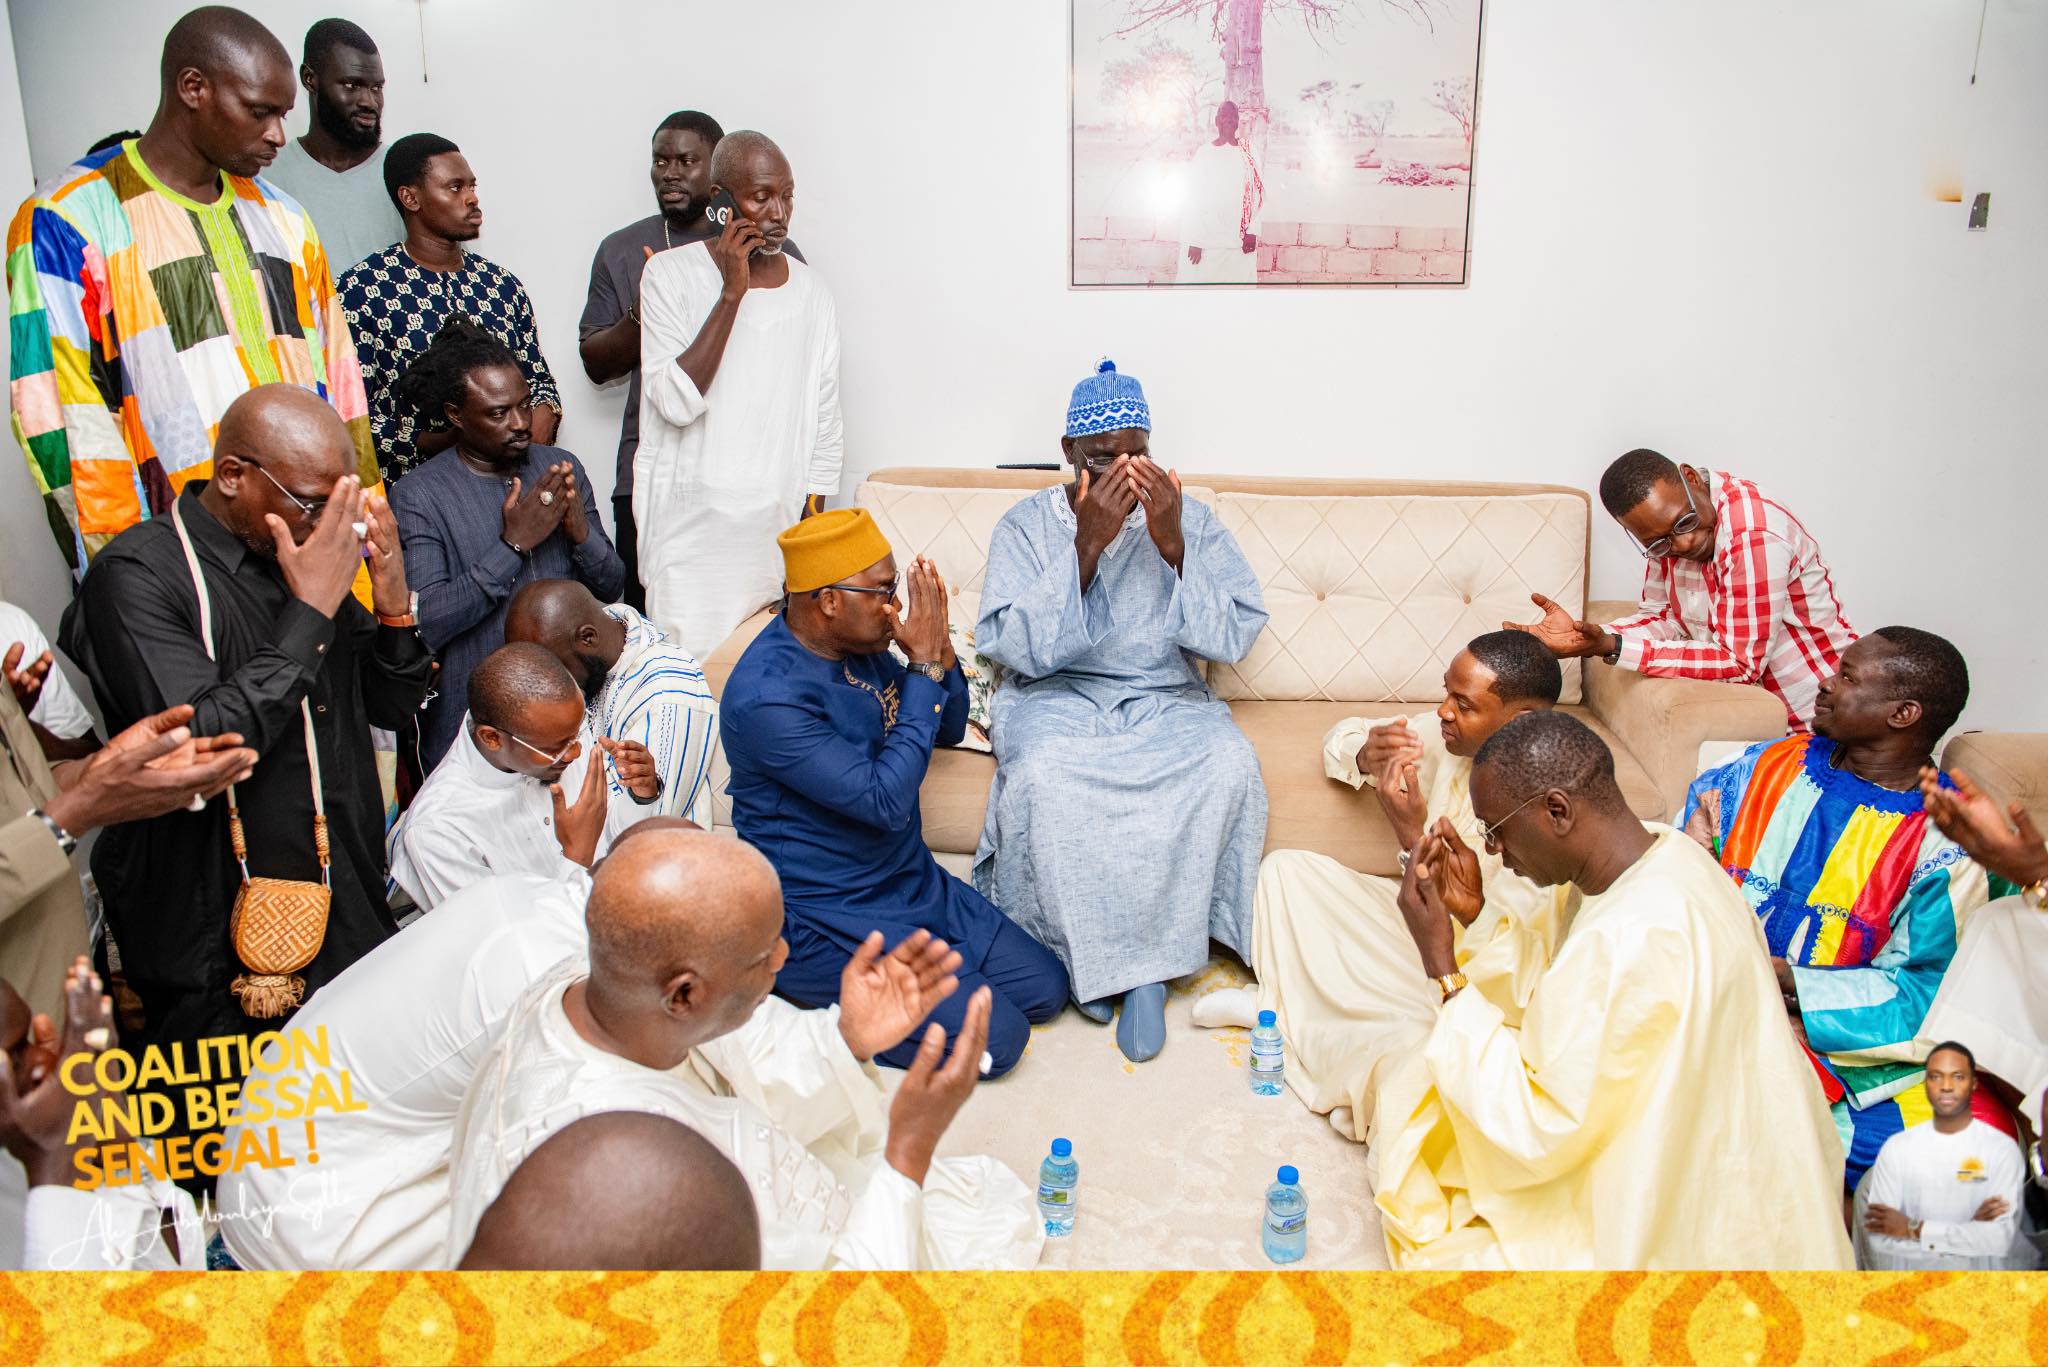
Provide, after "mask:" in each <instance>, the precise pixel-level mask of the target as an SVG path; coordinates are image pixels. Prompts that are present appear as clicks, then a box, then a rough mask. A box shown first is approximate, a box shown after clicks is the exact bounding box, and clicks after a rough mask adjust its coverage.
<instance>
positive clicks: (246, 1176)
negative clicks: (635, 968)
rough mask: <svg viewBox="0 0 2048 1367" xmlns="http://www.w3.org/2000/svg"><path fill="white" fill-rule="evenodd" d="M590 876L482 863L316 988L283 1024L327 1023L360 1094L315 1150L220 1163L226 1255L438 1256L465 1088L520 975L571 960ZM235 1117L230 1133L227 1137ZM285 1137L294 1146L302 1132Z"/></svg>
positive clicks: (267, 1267) (419, 1261)
mask: <svg viewBox="0 0 2048 1367" xmlns="http://www.w3.org/2000/svg"><path fill="white" fill-rule="evenodd" d="M588 892H589V882H588V880H587V879H585V878H584V877H583V876H582V871H581V870H578V871H577V872H576V874H575V875H574V876H573V877H571V878H568V879H564V880H562V881H560V882H550V881H548V880H545V879H539V878H491V879H487V880H485V881H484V882H481V883H478V884H477V885H476V886H474V887H472V888H469V889H468V890H466V891H464V892H462V893H459V894H458V895H456V896H454V897H451V898H450V899H449V900H448V901H447V902H446V903H444V904H443V905H442V906H441V907H439V908H438V909H437V910H436V911H435V912H434V914H433V915H432V916H427V917H423V918H422V919H420V920H419V921H417V922H415V923H414V924H412V925H410V926H407V927H406V928H405V929H404V930H402V931H400V932H399V933H398V934H397V935H395V936H393V937H392V938H391V939H389V940H386V941H385V942H384V943H383V944H381V945H379V946H378V947H377V948H376V949H374V950H372V951H370V953H369V954H367V955H365V956H364V957H363V958H361V959H359V960H357V961H356V962H355V963H353V964H351V965H350V966H349V967H348V969H347V970H346V971H345V972H343V973H342V975H341V976H340V977H338V978H336V979H335V980H334V981H333V982H331V983H329V984H327V985H326V986H325V987H323V988H321V989H320V990H319V991H318V992H316V993H314V994H313V997H312V1000H310V1001H308V1002H307V1003H306V1005H305V1006H304V1007H303V1008H301V1010H300V1011H299V1013H298V1014H297V1015H295V1016H294V1017H292V1027H293V1028H294V1029H296V1030H302V1031H306V1032H308V1033H311V1032H315V1031H319V1030H325V1031H326V1037H327V1045H328V1049H329V1050H330V1054H329V1061H330V1064H331V1067H330V1069H329V1070H328V1074H329V1076H330V1077H333V1076H335V1075H336V1074H337V1073H338V1072H339V1070H341V1069H347V1070H348V1074H349V1080H350V1090H351V1091H352V1093H353V1094H354V1096H355V1098H356V1100H358V1101H361V1102H364V1103H366V1104H367V1106H368V1107H369V1109H367V1110H362V1111H351V1112H348V1113H346V1114H335V1113H333V1112H323V1113H322V1114H321V1116H320V1118H319V1119H318V1120H316V1121H315V1122H314V1126H315V1130H314V1132H315V1135H316V1136H317V1138H318V1140H319V1145H320V1161H319V1163H318V1164H315V1165H311V1166H307V1165H305V1164H303V1163H301V1164H300V1165H299V1166H296V1167H289V1168H265V1167H259V1166H249V1167H244V1168H241V1169H239V1170H238V1171H235V1172H230V1173H227V1174H224V1175H223V1176H222V1177H221V1179H220V1187H219V1193H218V1196H217V1198H216V1206H217V1209H218V1211H219V1213H220V1216H221V1234H222V1237H224V1238H225V1239H226V1240H227V1245H228V1248H229V1249H230V1250H231V1251H232V1252H233V1253H234V1255H235V1260H236V1261H237V1262H239V1263H240V1264H241V1265H242V1266H243V1267H246V1268H250V1269H252V1270H262V1271H287V1270H300V1269H328V1268H338V1269H359V1268H375V1269H412V1268H423V1267H437V1266H439V1265H440V1262H439V1259H440V1256H441V1249H442V1246H443V1245H444V1244H445V1243H446V1242H447V1240H448V1144H449V1140H450V1138H451V1137H452V1135H453V1133H454V1128H455V1117H456V1114H457V1112H459V1111H460V1110H461V1108H462V1098H463V1095H464V1093H466V1092H467V1091H468V1090H469V1084H470V1080H471V1079H472V1078H473V1077H474V1076H475V1075H476V1070H477V1068H478V1066H479V1065H480V1064H481V1063H482V1061H483V1058H484V1052H485V1050H486V1049H488V1048H489V1047H490V1044H491V1042H492V1040H494V1039H495V1038H496V1037H497V1034H498V1031H499V1029H500V1028H501V1027H502V1026H503V1025H504V1023H505V1018H506V1016H507V1015H508V1014H509V1013H510V1012H511V1010H512V1007H513V1005H514V1004H515V1003H517V1002H518V1000H519V999H520V997H521V996H522V995H523V994H524V993H525V992H526V990H527V989H528V988H530V987H532V986H533V984H534V983H535V982H536V981H537V980H539V979H540V978H541V977H542V976H544V975H545V974H546V973H547V971H548V970H549V969H551V968H552V967H554V966H555V965H556V964H558V963H562V962H564V961H572V962H574V963H576V964H578V965H580V964H581V963H582V961H583V956H584V954H585V939H584V930H583V904H584V901H585V900H586V898H587V895H588ZM239 1128H240V1127H239V1126H236V1127H233V1128H231V1129H230V1131H229V1133H228V1135H227V1143H228V1147H229V1149H230V1151H232V1150H233V1148H234V1146H235V1143H236V1141H237V1139H238V1138H239V1134H238V1130H239ZM292 1128H293V1127H290V1126H286V1127H284V1130H283V1131H281V1133H284V1134H285V1135H286V1136H287V1138H289V1137H290V1131H291V1129H292ZM285 1148H286V1152H287V1153H289V1154H291V1155H292V1156H293V1157H302V1156H303V1150H304V1144H303V1141H300V1142H299V1143H298V1144H297V1145H296V1146H293V1145H291V1144H289V1143H288V1144H287V1145H286V1146H285Z"/></svg>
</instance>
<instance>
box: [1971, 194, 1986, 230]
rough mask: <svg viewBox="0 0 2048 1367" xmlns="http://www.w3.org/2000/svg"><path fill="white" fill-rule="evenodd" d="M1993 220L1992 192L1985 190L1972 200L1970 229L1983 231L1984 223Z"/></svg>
mask: <svg viewBox="0 0 2048 1367" xmlns="http://www.w3.org/2000/svg"><path fill="white" fill-rule="evenodd" d="M1990 220H1991V192H1990V191H1988V190H1987V191H1985V192H1984V193H1983V194H1980V195H1978V196H1977V197H1976V198H1975V199H1973V200H1971V201H1970V231H1971V232H1973V233H1981V232H1983V231H1984V225H1985V224H1986V223H1988V222H1990Z"/></svg>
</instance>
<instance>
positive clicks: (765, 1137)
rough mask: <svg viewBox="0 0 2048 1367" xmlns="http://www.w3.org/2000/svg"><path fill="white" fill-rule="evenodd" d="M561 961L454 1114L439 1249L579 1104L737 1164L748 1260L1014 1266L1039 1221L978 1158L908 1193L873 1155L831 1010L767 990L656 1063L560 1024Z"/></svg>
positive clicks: (460, 1239)
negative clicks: (662, 1130) (670, 1131)
mask: <svg viewBox="0 0 2048 1367" xmlns="http://www.w3.org/2000/svg"><path fill="white" fill-rule="evenodd" d="M581 976H582V970H581V969H576V968H564V969H560V970H557V971H555V972H553V973H550V974H549V975H548V977H547V978H546V979H545V980H544V981H543V982H541V983H540V984H539V985H537V986H536V987H535V988H534V989H533V990H532V991H531V992H529V993H528V994H527V996H526V997H525V999H524V1000H522V1001H521V1002H520V1004H519V1007H518V1009H517V1010H516V1011H515V1012H514V1014H513V1018H512V1020H511V1022H510V1023H509V1024H508V1025H507V1026H506V1028H505V1032H504V1035H503V1036H502V1038H500V1040H499V1041H498V1043H497V1045H496V1047H495V1048H493V1050H492V1052H491V1056H490V1058H489V1060H488V1061H487V1062H486V1063H485V1065H484V1067H483V1068H482V1070H481V1071H480V1072H479V1073H478V1074H477V1079H476V1083H475V1085H474V1086H473V1087H472V1088H471V1089H470V1094H469V1098H468V1100H467V1101H465V1102H464V1103H463V1108H462V1116H461V1119H460V1120H458V1121H457V1122H456V1134H455V1153H456V1155H457V1157H456V1160H455V1190H454V1219H453V1222H452V1225H451V1228H450V1234H449V1241H448V1247H447V1249H446V1250H445V1252H444V1255H443V1260H444V1264H445V1265H447V1266H451V1267H452V1266H453V1265H454V1264H455V1263H457V1262H458V1261H460V1260H461V1258H462V1255H463V1254H464V1253H465V1252H466V1251H467V1250H468V1248H469V1243H470V1240H471V1239H472V1238H473V1237H474V1236H475V1233H476V1226H477V1222H478V1220H480V1219H481V1218H482V1217H483V1213H484V1211H485V1210H486V1209H487V1208H488V1207H489V1206H490V1204H491V1202H492V1201H493V1200H495V1199H497V1196H498V1193H499V1192H500V1191H502V1190H503V1189H504V1186H505V1183H506V1182H507V1181H508V1180H509V1179H510V1178H511V1176H512V1173H513V1171H514V1170H515V1169H516V1168H517V1167H518V1166H519V1164H520V1163H521V1161H523V1160H524V1159H525V1157H526V1156H527V1155H528V1154H529V1153H532V1152H533V1151H534V1150H535V1149H537V1148H539V1147H540V1145H541V1144H542V1143H544V1142H546V1140H547V1138H548V1136H550V1135H552V1134H554V1133H555V1132H556V1131H557V1130H560V1129H563V1128H565V1127H566V1126H568V1125H571V1124H573V1123H574V1122H576V1121H577V1120H580V1119H582V1118H583V1117H584V1116H588V1115H598V1114H601V1113H604V1112H608V1111H645V1112H649V1113H651V1114H655V1115H665V1116H668V1117H670V1118H671V1119H674V1120H676V1121H678V1122H680V1123H682V1124H684V1125H688V1126H689V1127H690V1128H691V1129H693V1130H695V1131H697V1133H699V1134H701V1135H703V1136H704V1137H705V1138H706V1139H708V1140H710V1141H711V1142H712V1143H713V1144H715V1145H717V1146H718V1148H719V1149H720V1150H721V1151H722V1152H723V1153H724V1154H725V1155H726V1157H728V1158H730V1159H732V1161H733V1163H734V1164H735V1165H736V1166H737V1167H738V1168H739V1170H740V1171H741V1172H742V1173H744V1174H745V1175H746V1177H747V1180H748V1182H749V1183H751V1184H752V1186H753V1189H754V1202H755V1206H756V1208H757V1209H758V1210H759V1212H760V1217H761V1265H762V1267H764V1268H784V1269H791V1270H796V1271H821V1270H833V1269H849V1270H858V1271H884V1270H905V1271H907V1270H923V1269H929V1270H941V1271H956V1270H989V1269H1022V1268H1029V1267H1033V1266H1035V1265H1036V1264H1037V1262H1038V1253H1039V1249H1040V1247H1041V1245H1042V1244H1043V1242H1044V1238H1045V1234H1044V1228H1043V1226H1042V1224H1041V1222H1040V1220H1039V1218H1038V1211H1037V1207H1036V1198H1035V1193H1034V1192H1033V1190H1032V1189H1031V1188H1029V1187H1026V1186H1025V1185H1024V1183H1023V1182H1022V1181H1020V1180H1019V1179H1018V1177H1017V1175H1016V1174H1015V1173H1013V1172H1011V1171H1010V1170H1009V1169H1008V1168H1006V1167H1004V1166H1003V1165H1002V1164H1000V1163H998V1162H996V1161H995V1160H994V1159H992V1158H942V1159H936V1160H934V1161H933V1163H932V1165H931V1171H930V1173H929V1174H928V1175H927V1177H926V1179H925V1185H924V1187H923V1189H922V1190H920V1189H919V1188H918V1186H917V1185H916V1184H915V1183H913V1182H912V1181H911V1180H910V1179H909V1178H907V1177H905V1176H904V1175H903V1174H901V1173H899V1172H897V1171H896V1170H895V1169H894V1168H892V1167H890V1166H889V1165H888V1164H887V1163H886V1162H884V1161H883V1158H882V1149H883V1144H884V1141H885V1140H886V1138H887V1134H888V1103H887V1098H886V1096H885V1094H884V1092H883V1090H882V1086H881V1080H880V1075H879V1074H878V1073H877V1072H876V1070H875V1069H874V1068H873V1067H872V1066H871V1065H865V1064H862V1063H859V1062H856V1061H855V1059H854V1057H853V1055H852V1054H851V1053H849V1052H848V1051H847V1048H846V1043H845V1041H844V1040H842V1039H841V1038H840V1035H839V1009H838V1008H837V1007H836V1006H834V1007H826V1008H824V1009H823V1010H818V1011H801V1010H798V1009H797V1008H796V1007H794V1006H791V1005H790V1004H789V1003H787V1002H785V1001H782V1000H781V999H779V998H776V997H770V998H769V999H767V1000H766V1001H764V1002H763V1003H761V1006H760V1007H759V1009H757V1010H756V1011H755V1012H754V1014H753V1016H752V1017H751V1018H750V1019H749V1020H748V1021H747V1023H746V1024H745V1025H742V1026H741V1027H740V1028H739V1029H737V1030H735V1031H733V1032H732V1033H731V1034H729V1035H724V1036H721V1037H720V1038H718V1039H715V1040H713V1041H711V1042H710V1043H709V1044H705V1045H701V1046H699V1047H698V1048H697V1049H696V1050H695V1051H693V1052H692V1053H691V1055H690V1057H689V1058H688V1059H686V1060H685V1061H684V1062H683V1063H682V1064H681V1065H680V1066H678V1067H676V1068H674V1069H672V1070H670V1071H668V1072H657V1071H655V1070H654V1069H651V1068H643V1067H641V1066H640V1065H639V1064H637V1063H634V1062H632V1061H631V1060H629V1059H624V1058H621V1057H619V1056H618V1055H616V1054H612V1053H607V1052H606V1051H604V1050H602V1049H599V1048H597V1047H596V1046H595V1045H593V1044H591V1043H589V1042H588V1041H586V1040H585V1039H584V1038H583V1037H582V1036H580V1035H578V1034H577V1033H576V1029H575V1027H574V1026H572V1025H571V1024H570V1023H569V1017H568V1013H567V1012H566V1011H565V1010H564V1009H563V1006H562V994H563V992H564V991H565V990H566V989H567V988H568V987H569V985H570V984H571V983H573V982H575V981H576V980H577V979H578V978H580V977H581Z"/></svg>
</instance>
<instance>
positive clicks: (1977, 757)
mask: <svg viewBox="0 0 2048 1367" xmlns="http://www.w3.org/2000/svg"><path fill="white" fill-rule="evenodd" d="M1941 767H1942V768H1943V769H1946V770H1947V771H1948V772H1950V773H1954V772H1955V771H1956V770H1958V769H1960V770H1962V771H1963V772H1964V773H1966V774H1968V775H1969V776H1970V777H1971V778H1972V779H1973V780H1975V781H1976V784H1977V786H1978V787H1980V788H1982V789H1983V790H1984V791H1985V793H1986V794H1988V795H1989V796H1990V797H1992V798H1994V799H1995V800H1996V801H1997V802H1998V803H1999V805H2000V806H2003V805H2005V804H2006V803H2008V802H2017V803H2019V804H2020V806H2021V808H2022V809H2024V810H2025V811H2026V813H2027V815H2028V816H2030V817H2032V818H2033V819H2034V824H2035V825H2036V826H2039V827H2041V828H2042V829H2044V830H2048V732H2042V731H1965V732H1964V733H1963V734H1962V735H1960V736H1957V737H1956V738H1955V739H1954V740H1951V741H1950V742H1949V743H1948V745H1947V746H1946V747H1945V748H1944V749H1943V750H1942V752H1941Z"/></svg>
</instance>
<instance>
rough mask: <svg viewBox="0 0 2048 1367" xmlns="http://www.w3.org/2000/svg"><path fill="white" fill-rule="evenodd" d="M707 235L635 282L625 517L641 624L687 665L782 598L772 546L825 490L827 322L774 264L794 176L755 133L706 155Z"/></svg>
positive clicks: (796, 271)
mask: <svg viewBox="0 0 2048 1367" xmlns="http://www.w3.org/2000/svg"><path fill="white" fill-rule="evenodd" d="M711 180H712V199H711V203H710V205H709V207H708V209H707V211H706V212H707V214H708V216H709V217H710V218H711V219H712V221H714V222H718V221H719V220H721V219H723V220H724V222H723V226H722V228H721V229H720V230H719V233H718V236H717V237H716V238H713V239H707V240H705V241H701V242H695V243H692V244H690V245H689V246H686V247H680V248H677V249H676V250H674V251H666V252H661V253H659V254H657V255H656V256H655V257H654V258H652V259H651V260H649V261H648V263H647V269H646V272H645V274H644V275H643V276H642V278H641V282H640V369H641V383H642V390H641V393H642V402H641V415H640V445H639V449H638V450H637V451H636V452H635V453H634V456H633V513H634V518H635V521H636V522H637V524H638V526H639V529H640V546H639V551H640V577H641V582H642V583H644V584H645V585H646V588H647V615H648V616H649V617H650V618H652V619H653V620H654V622H655V624H656V625H658V626H659V627H661V629H662V630H663V631H665V632H667V633H668V634H669V635H670V637H672V638H673V639H675V640H676V641H678V642H679V643H680V644H681V645H682V646H683V647H684V649H686V650H688V651H689V652H690V653H691V654H693V655H695V656H696V657H697V658H699V659H703V658H705V657H706V656H708V655H709V654H710V653H711V652H712V651H713V650H714V649H716V648H717V646H718V644H719V643H720V642H721V641H723V640H724V639H725V637H726V636H727V635H728V634H729V633H730V632H731V631H732V629H733V628H734V627H736V626H738V625H739V624H740V623H741V622H743V621H745V620H746V619H747V618H748V617H749V616H751V615H752V614H753V613H754V612H755V611H757V610H758V609H760V608H761V607H763V606H765V605H766V604H768V603H769V602H771V601H773V600H774V599H776V598H778V597H779V596H781V592H782V560H781V556H780V554H779V553H778V552H777V550H776V545H775V537H776V534H777V533H778V532H780V531H781V530H782V529H783V528H784V527H787V526H788V525H790V524H791V523H792V522H795V521H797V520H799V519H800V518H802V517H807V516H809V515H810V514H811V513H814V512H816V511H818V509H820V508H822V507H823V506H824V500H825V499H826V498H828V497H830V496H831V495H833V494H835V493H837V492H838V491H839V472H840V458H841V452H842V440H841V435H840V425H839V324H838V317H837V314H836V312H835V310H834V308H833V304H832V296H831V294H830V293H829V292H827V290H826V289H825V286H824V284H823V283H822V282H821V281H820V280H819V279H818V277H817V274H816V273H815V272H814V271H812V270H811V268H810V267H809V266H807V265H805V264H804V263H803V262H801V261H798V260H795V259H794V258H792V257H791V256H789V255H788V254H787V253H786V252H785V251H784V247H785V245H786V244H787V242H788V240H789V221H790V217H791V213H792V210H793V209H794V207H795V200H796V178H795V176H794V174H793V173H792V172H791V170H790V166H789V161H788V159H787V158H785V157H784V156H783V155H782V151H781V149H780V148H778V147H777V146H776V145H775V144H774V142H772V141H771V140H770V139H769V138H767V137H766V136H765V135H763V134H761V133H754V132H745V131H742V132H737V133H728V134H727V135H726V136H725V137H724V138H723V139H722V140H721V141H720V142H719V144H718V147H717V150H716V151H714V152H713V153H712V158H711Z"/></svg>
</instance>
